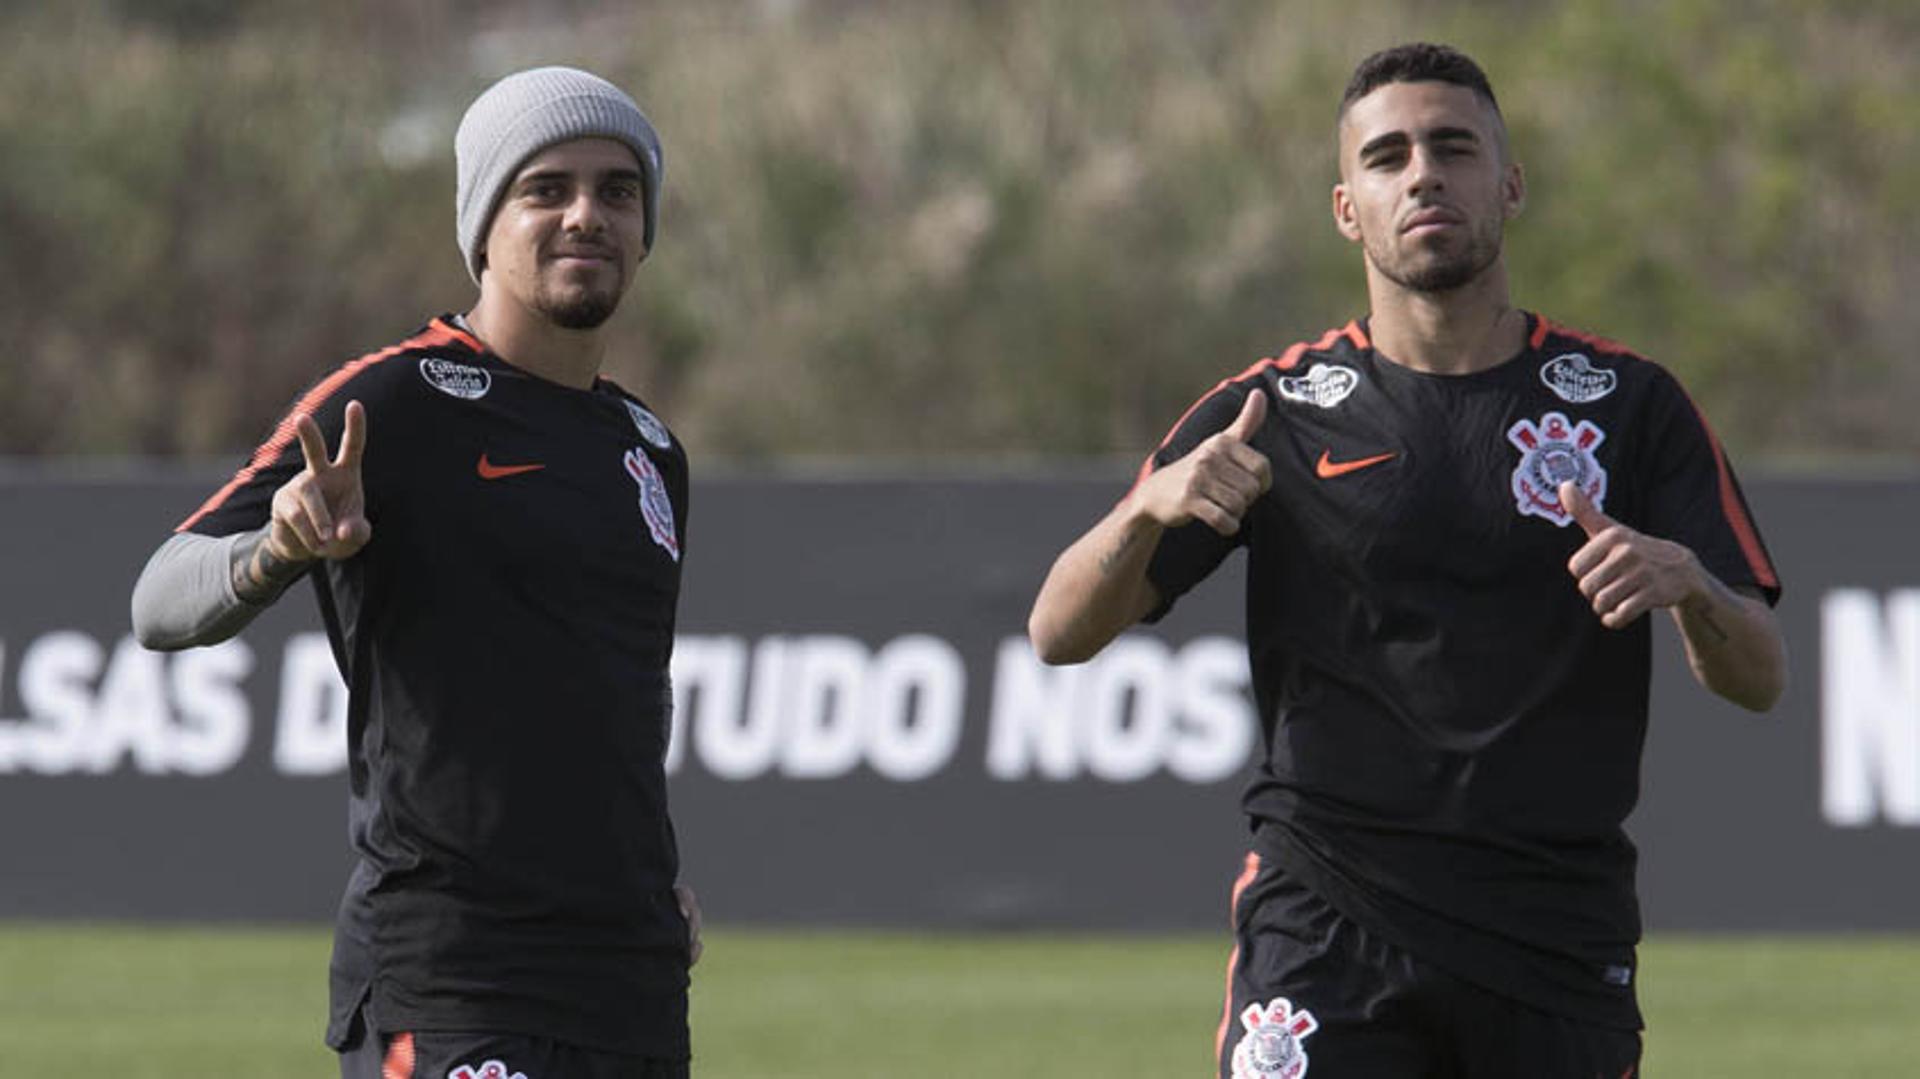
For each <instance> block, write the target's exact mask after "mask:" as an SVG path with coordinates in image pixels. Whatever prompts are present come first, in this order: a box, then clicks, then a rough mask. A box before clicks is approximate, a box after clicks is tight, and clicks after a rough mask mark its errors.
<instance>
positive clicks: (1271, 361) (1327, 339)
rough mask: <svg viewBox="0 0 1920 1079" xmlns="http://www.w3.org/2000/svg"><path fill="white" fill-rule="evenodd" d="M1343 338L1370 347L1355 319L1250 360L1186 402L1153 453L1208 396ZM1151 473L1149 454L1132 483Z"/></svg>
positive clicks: (1296, 363) (1287, 366) (1282, 367)
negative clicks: (1275, 353)
mask: <svg viewBox="0 0 1920 1079" xmlns="http://www.w3.org/2000/svg"><path fill="white" fill-rule="evenodd" d="M1342 337H1345V338H1347V339H1348V340H1350V341H1352V342H1353V343H1354V344H1355V345H1357V346H1358V347H1360V348H1368V347H1371V346H1369V345H1368V343H1367V335H1366V334H1364V333H1362V332H1361V330H1360V323H1359V322H1358V321H1354V322H1349V323H1347V324H1346V325H1345V326H1343V327H1341V328H1340V329H1337V330H1328V331H1327V332H1326V333H1324V334H1321V335H1320V339H1319V340H1318V341H1315V342H1313V343H1312V344H1308V343H1306V342H1304V341H1302V342H1300V343H1298V344H1295V345H1292V346H1291V347H1289V348H1288V349H1287V350H1286V351H1285V352H1283V353H1281V354H1280V355H1279V356H1278V357H1277V358H1276V357H1273V356H1267V357H1265V358H1263V359H1260V360H1258V361H1256V362H1255V363H1253V364H1252V365H1251V366H1249V367H1248V368H1247V369H1246V370H1244V371H1242V372H1240V373H1239V374H1237V375H1234V376H1233V377H1232V378H1223V379H1221V380H1220V381H1219V382H1216V383H1214V386H1213V388H1212V389H1210V390H1208V391H1207V392H1206V393H1203V394H1201V395H1200V397H1199V398H1198V399H1197V400H1195V401H1194V402H1193V404H1190V405H1188V406H1187V410H1186V411H1185V412H1182V413H1181V414H1180V418H1179V419H1177V420H1175V421H1173V426H1172V427H1170V428H1168V429H1167V433H1166V437H1164V438H1162V439H1161V440H1160V444H1159V445H1157V446H1155V447H1154V448H1153V451H1154V453H1158V452H1160V451H1161V450H1162V449H1165V448H1166V445H1167V443H1169V442H1171V441H1173V436H1174V433H1175V432H1177V431H1179V430H1180V425H1181V424H1183V423H1186V422H1187V417H1189V416H1191V415H1193V413H1194V410H1195V409H1198V408H1199V407H1200V406H1201V405H1202V404H1203V403H1205V401H1206V399H1207V398H1209V397H1212V396H1213V395H1214V394H1216V393H1219V392H1220V391H1221V390H1223V389H1225V388H1226V387H1227V386H1229V385H1231V384H1232V383H1235V382H1245V381H1246V380H1247V379H1250V378H1252V377H1254V376H1255V375H1258V374H1259V373H1260V372H1261V371H1263V370H1265V369H1267V368H1269V367H1271V368H1273V369H1274V370H1276V371H1291V370H1293V369H1294V368H1295V367H1298V366H1300V357H1302V356H1304V355H1306V354H1307V353H1308V352H1309V351H1313V352H1318V351H1320V350H1322V349H1328V348H1332V347H1333V343H1334V342H1335V341H1338V340H1339V339H1340V338H1342ZM1152 474H1153V454H1152V453H1150V454H1148V455H1147V459H1146V460H1145V461H1144V462H1142V463H1141V465H1140V471H1139V473H1138V474H1137V475H1135V476H1134V478H1133V484H1134V486H1135V487H1138V486H1139V485H1140V481H1141V480H1144V479H1146V478H1147V477H1148V476H1150V475H1152Z"/></svg>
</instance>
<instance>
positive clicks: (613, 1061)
mask: <svg viewBox="0 0 1920 1079" xmlns="http://www.w3.org/2000/svg"><path fill="white" fill-rule="evenodd" d="M688 1066H689V1065H688V1062H687V1061H685V1060H655V1059H650V1058H647V1057H635V1056H628V1055H626V1054H625V1053H607V1052H601V1051H599V1050H594V1049H584V1048H581V1047H580V1046H577V1045H569V1044H567V1043H565V1042H557V1041H554V1040H553V1039H552V1038H532V1037H527V1036H525V1035H522V1034H480V1033H465V1032H455V1031H440V1030H429V1031H418V1032H413V1033H409V1032H405V1031H398V1032H395V1031H380V1030H373V1029H371V1028H370V1027H369V1026H368V1025H367V1022H366V1012H365V1009H362V1010H361V1012H360V1014H358V1015H356V1016H354V1018H353V1026H352V1028H351V1029H350V1030H349V1031H348V1033H347V1044H346V1045H345V1047H343V1048H342V1049H341V1050H340V1079H687V1076H688Z"/></svg>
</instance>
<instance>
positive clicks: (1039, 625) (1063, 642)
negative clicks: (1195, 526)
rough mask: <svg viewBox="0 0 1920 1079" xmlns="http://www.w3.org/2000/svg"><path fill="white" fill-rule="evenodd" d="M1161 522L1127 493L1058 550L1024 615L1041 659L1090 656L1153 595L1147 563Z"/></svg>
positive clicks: (1151, 602)
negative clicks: (1089, 526) (1117, 503)
mask: <svg viewBox="0 0 1920 1079" xmlns="http://www.w3.org/2000/svg"><path fill="white" fill-rule="evenodd" d="M1162 531H1163V529H1162V527H1161V525H1160V524H1159V523H1158V522H1156V521H1155V520H1154V519H1153V518H1152V517H1150V516H1148V515H1147V514H1145V513H1143V512H1141V511H1139V509H1138V508H1137V507H1135V506H1134V505H1133V500H1132V499H1131V498H1129V499H1126V500H1123V501H1122V502H1121V503H1120V505H1118V506H1116V507H1114V509H1113V511H1112V512H1111V513H1109V514H1107V516H1106V517H1105V518H1103V519H1102V520H1101V521H1100V523H1098V524H1096V525H1094V526H1093V528H1092V529H1091V530H1089V531H1088V532H1087V534H1086V535H1084V536H1081V537H1080V538H1079V539H1078V540H1076V541H1074V543H1073V545H1072V546H1070V547H1068V548H1067V549H1066V550H1065V551H1063V552H1061V554H1060V557H1059V558H1058V559H1056V560H1055V561H1054V563H1053V568H1052V569H1051V570H1049V571H1048V573H1047V579H1046V582H1045V583H1044V584H1042V585H1041V586H1040V594H1039V596H1038V597H1037V598H1036V599H1035V600H1034V604H1033V613H1032V614H1031V615H1030V616H1029V617H1028V619H1027V634H1028V636H1029V637H1030V638H1032V640H1033V646H1034V649H1035V651H1037V652H1038V653H1039V654H1040V658H1041V659H1042V660H1044V661H1045V662H1047V663H1080V662H1083V661H1085V660H1088V659H1091V658H1093V656H1094V655H1095V654H1097V653H1098V652H1099V651H1100V650H1101V649H1102V648H1105V647H1106V646H1107V643H1108V642H1109V641H1112V640H1113V639H1114V638H1115V637H1117V636H1119V635H1120V633H1121V631H1123V630H1125V629H1126V628H1127V627H1128V626H1131V625H1133V624H1134V623H1136V622H1138V621H1140V619H1141V618H1142V617H1144V616H1145V615H1146V614H1147V613H1148V612H1150V611H1152V610H1153V608H1154V606H1155V604H1157V603H1158V602H1159V595H1158V593H1157V592H1156V591H1155V589H1154V587H1153V584H1152V582H1150V581H1149V580H1148V579H1147V563H1148V562H1149V561H1150V560H1151V559H1152V557H1153V551H1154V548H1155V547H1157V546H1158V545H1159V542H1160V536H1161V533H1162Z"/></svg>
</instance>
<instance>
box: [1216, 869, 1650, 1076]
mask: <svg viewBox="0 0 1920 1079" xmlns="http://www.w3.org/2000/svg"><path fill="white" fill-rule="evenodd" d="M1232 911H1233V937H1234V950H1233V958H1232V959H1231V960H1229V961H1228V969H1227V1004H1226V1010H1225V1013H1224V1014H1223V1015H1222V1016H1221V1019H1220V1032H1219V1035H1218V1036H1217V1038H1216V1039H1215V1046H1214V1048H1215V1053H1216V1055H1217V1058H1218V1060H1219V1065H1220V1076H1221V1079H1306V1077H1307V1076H1308V1075H1309V1074H1311V1076H1312V1079H1633V1077H1634V1076H1636V1075H1637V1074H1638V1073H1639V1067H1640V1034H1639V1032H1638V1031H1633V1030H1619V1029H1615V1028H1612V1027H1601V1026H1594V1025H1592V1024H1588V1023H1582V1022H1579V1021H1576V1020H1573V1019H1569V1018H1566V1017H1565V1016H1560V1015H1555V1014H1552V1013H1550V1012H1544V1011H1540V1010H1538V1009H1536V1008H1532V1007H1529V1006H1527V1005H1525V1004H1522V1003H1520V1002H1518V1001H1516V1000H1513V999H1510V998H1508V997H1504V996H1501V995H1499V994H1497V993H1494V992H1491V991H1489V990H1487V989H1483V988H1481V987H1479V986H1477V985H1473V984H1470V983H1468V982H1465V981H1462V980H1460V979H1459V978H1456V977H1454V976H1453V975H1451V974H1448V973H1447V972H1446V971H1443V970H1441V969H1439V968H1438V967H1435V966H1433V965H1432V964H1430V963H1424V962H1422V961H1420V960H1419V959H1416V958H1414V957H1413V956H1412V955H1409V954H1408V953H1407V952H1406V951H1404V950H1402V949H1400V948H1398V947H1395V946H1394V945H1392V944H1390V943H1388V942H1387V941H1385V940H1382V939H1381V938H1380V937H1379V935H1378V934H1375V933H1373V932H1370V931H1369V930H1367V929H1365V928H1363V927H1361V926H1360V925H1358V924H1356V923H1355V922H1353V921H1351V920H1349V919H1347V918H1346V917H1344V916H1343V915H1341V914H1340V913H1339V912H1338V911H1336V910H1334V909H1333V908H1332V907H1330V906H1328V905H1327V903H1326V902H1325V901H1324V900H1322V899H1321V898H1320V897H1319V896H1318V895H1316V894H1314V893H1313V892H1311V891H1308V890H1307V889H1306V888H1305V887H1304V886H1302V885H1301V884H1299V883H1298V882H1297V881H1295V880H1293V879H1292V878H1291V877H1290V876H1288V875H1287V874H1286V873H1284V872H1282V871H1281V869H1280V867H1279V866H1278V865H1275V864H1272V863H1270V862H1267V861H1265V860H1263V859H1262V858H1261V856H1260V855H1258V854H1248V855H1247V859H1246V863H1245V868H1244V870H1243V872H1242V873H1241V874H1240V879H1239V880H1238V881H1236V882H1235V884H1234V889H1233V906H1232Z"/></svg>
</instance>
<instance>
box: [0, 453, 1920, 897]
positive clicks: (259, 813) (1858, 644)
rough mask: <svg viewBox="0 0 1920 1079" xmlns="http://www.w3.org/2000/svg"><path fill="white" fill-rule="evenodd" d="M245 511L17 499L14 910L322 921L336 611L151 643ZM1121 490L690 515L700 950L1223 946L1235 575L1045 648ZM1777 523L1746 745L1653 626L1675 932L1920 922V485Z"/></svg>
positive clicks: (1651, 783)
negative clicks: (230, 634)
mask: <svg viewBox="0 0 1920 1079" xmlns="http://www.w3.org/2000/svg"><path fill="white" fill-rule="evenodd" d="M221 478H222V477H220V476H217V475H209V474H198V475H180V474H176V473H168V474H156V475H151V476H115V477H111V478H86V477H75V476H70V475H69V476H59V475H54V474H49V473H39V472H21V471H15V472H11V473H6V474H3V475H0V513H4V520H5V522H6V527H5V528H4V530H0V567H4V568H3V569H0V574H4V575H5V576H4V580H5V588H4V591H0V595H3V596H4V599H5V602H4V607H3V608H0V820H4V822H5V824H4V830H3V831H0V836H4V838H0V864H4V866H5V867H6V868H5V871H4V874H0V916H37V917H48V916H52V917H78V918H117V917H133V918H160V919H195V920H223V919H246V920H324V919H327V918H329V917H331V913H332V908H333V904H334V902H335V900H336V898H337V897H338V895H339V892H340V889H341V887H342V885H343V883H344V881H345V872H346V866H347V855H346V850H345V832H346V825H345V792H344V782H345V781H344V776H343V772H342V769H343V766H344V756H345V753H344V744H343V734H342V732H343V730H344V716H345V712H344V699H343V695H342V691H341V690H340V687H339V682H338V678H337V676H336V675H335V674H334V673H333V670H332V665H331V664H332V661H331V656H330V654H329V652H328V650H327V648H326V644H325V641H324V638H322V637H321V636H319V634H318V623H317V618H316V616H315V615H314V612H313V605H312V601H311V599H310V598H309V596H308V595H307V594H306V593H305V592H304V591H301V592H295V593H293V594H292V595H290V596H289V598H288V600H287V601H285V602H283V603H282V604H280V605H279V606H278V607H277V608H275V609H274V610H272V611H270V612H268V613H267V614H266V615H265V616H263V617H262V618H261V619H260V620H259V621H258V622H257V623H256V624H255V625H254V626H253V627H251V628H250V629H249V630H248V632H247V633H246V634H245V635H243V637H241V638H240V639H239V640H237V641H236V642H234V643H232V644H229V645H227V646H223V647H221V648H217V649H204V650H198V651H193V652H187V653H181V654H177V655H158V654H155V653H150V652H147V651H145V650H143V649H141V648H139V647H138V646H137V645H136V644H134V643H133V642H132V641H131V640H130V639H129V638H128V635H127V634H128V630H127V614H126V611H127V595H128V591H129V589H130V587H131V584H132V581H133V578H134V577H135V575H136V574H137V573H138V570H139V568H140V565H141V564H142V562H143V561H144V559H145V557H146V555H147V553H148V552H149V551H150V550H151V549H152V547H153V546H154V545H155V544H156V543H157V542H158V541H159V540H160V539H161V538H163V537H164V535H165V534H166V531H167V529H168V528H169V527H171V526H172V525H173V524H174V523H175V522H176V521H177V520H178V519H180V518H181V517H183V516H184V515H185V514H186V513H187V512H189V511H190V510H191V509H192V508H193V506H194V505H195V504H197V502H198V500H199V499H200V498H201V497H203V496H204V495H205V493H206V492H208V491H209V490H211V489H212V488H213V487H214V486H215V485H217V483H218V482H219V480H220V479H221ZM1123 485H1124V479H1122V478H1114V477H1104V478H1098V479H1086V478H1077V479H1069V478H1060V477H1053V478H1036V477H1032V476H1024V475H1023V476H1002V475H981V476H970V477H959V478H956V477H953V476H941V477H938V478H931V477H928V478H863V479H858V480H854V479H845V480H833V479H797V478H787V479H780V478H765V477H758V478H749V477H726V478H709V479H707V480H705V481H704V482H701V483H699V484H698V485H697V487H696V490H695V501H694V508H693V515H692V530H691V541H690V544H689V553H688V557H687V563H686V584H685V592H684V598H683V603H682V614H681V634H682V635H681V640H680V642H679V646H678V650H677V654H676V657H675V681H676V687H675V690H676V713H677V714H676V737H675V739H674V746H673V750H672V756H671V758H670V765H671V767H672V769H673V777H674V778H673V799H674V813H675V817H676V819H677V821H678V824H679V830H680V838H681V848H682V853H683V856H684V860H685V867H686V876H687V878H688V879H689V880H690V881H692V882H693V883H695V884H696V886H698V887H699V888H700V890H701V894H702V896H703V900H704V903H705V905H706V906H707V908H708V913H709V917H711V918H712V919H714V920H716V921H725V922H729V923H734V924H739V923H748V922H752V923H766V924H804V925H873V926H1050V927H1066V926H1074V927H1085V928H1102V929H1106V928H1171V927H1211V926H1217V925H1219V924H1221V922H1222V919H1223V918H1224V911H1225V900H1226V890H1227V887H1228V884H1229V882H1230V880H1231V877H1232V874H1233V873H1234V871H1235V869H1236V868H1237V862H1238V859H1239V856H1240V854H1241V852H1242V851H1243V850H1244V849H1245V831H1244V827H1243V826H1242V824H1241V823H1240V819H1239V816H1238V813H1237V811H1236V797H1237V793H1238V789H1239V786H1240V784H1241V782H1242V781H1243V779H1244V777H1245V775H1246V769H1247V762H1248V759H1249V755H1250V753H1251V750H1252V748H1253V746H1254V742H1255V736H1254V733H1253V717H1252V710H1251V707H1250V705H1249V703H1248V700H1247V696H1246V686H1247V675H1246V667H1245V657H1244V653H1243V650H1242V646H1241V644H1240V639H1239V633H1240V628H1241V612H1240V600H1239V591H1238V590H1239V587H1240V569H1239V565H1240V563H1239V560H1237V559H1236V560H1233V561H1231V562H1230V563H1229V564H1228V566H1227V567H1226V568H1225V569H1224V570H1223V571H1222V572H1221V573H1220V574H1219V575H1217V576H1216V578H1215V579H1213V580H1211V581H1209V582H1208V583H1207V584H1205V585H1204V586H1202V588H1201V589H1199V590H1197V591H1196V592H1195V593H1194V594H1192V595H1190V596H1189V597H1188V598H1187V599H1186V600H1185V601H1184V602H1183V603H1182V604H1181V605H1180V607H1179V608H1177V609H1176V611H1175V612H1174V614H1173V616H1172V617H1170V618H1169V619H1168V620H1167V621H1166V622H1165V623H1164V624H1162V625H1161V626H1160V627H1157V628H1156V629H1155V630H1153V631H1152V632H1150V633H1138V634H1133V635H1129V636H1128V637H1126V638H1123V639H1122V641H1121V642H1118V643H1117V644H1116V645H1115V646H1114V647H1112V648H1110V649H1109V650H1108V651H1107V652H1106V653H1103V655H1102V657H1101V658H1100V659H1098V660H1096V661H1095V662H1094V663H1092V664H1088V665H1085V666H1082V667H1079V668H1065V669H1056V668H1047V667H1044V666H1042V665H1040V664H1039V663H1038V662H1037V661H1036V660H1035V659H1034V658H1033V656H1032V654H1031V652H1030V650H1029V649H1028V648H1027V647H1026V645H1025V640H1024V636H1023V622H1024V619H1025V615H1026V610H1027V607H1028V604H1029V603H1030V602H1031V599H1032V596H1033V592H1034V590H1035V588H1036V587H1037V586H1038V584H1039V582H1040V579H1041V577H1042V576H1043V575H1044V573H1045V571H1046V568H1047V566H1048V564H1049V562H1050V561H1051V559H1052V557H1053V555H1054V554H1055V553H1056V552H1057V550H1058V548H1059V547H1060V546H1061V545H1063V544H1064V543H1066V542H1067V541H1068V540H1070V539H1071V538H1072V537H1073V536H1075V535H1077V534H1078V533H1079V532H1080V531H1081V530H1082V529H1084V528H1085V527H1086V526H1087V525H1088V524H1089V523H1090V522H1091V521H1092V520H1094V519H1095V518H1096V517H1097V516H1098V515H1099V514H1100V513H1101V512H1103V511H1104V510H1105V509H1106V507H1107V506H1108V505H1109V504H1110V502H1111V501H1112V500H1113V499H1114V498H1116V497H1117V496H1118V495H1119V494H1120V492H1121V490H1122V487H1123ZM1749 493H1750V495H1751V496H1752V501H1753V503H1754V508H1755V511H1756V514H1757V515H1758V517H1759V519H1760V521H1761V524H1762V527H1763V529H1764V530H1765V532H1766V534H1767V537H1768V540H1769V542H1770V544H1771V545H1772V548H1773V551H1774V554H1775V555H1776V557H1777V560H1778V562H1779V564H1780V566H1781V570H1782V575H1783V577H1784V578H1785V581H1786V585H1787V590H1788V591H1787V598H1786V600H1785V601H1784V602H1783V603H1782V605H1781V608H1780V615H1781V618H1782V620H1783V622H1784V624H1785V626H1786V630H1787V634H1788V640H1789V643H1790V648H1791V650H1792V660H1793V672H1794V673H1793V683H1792V686H1791V688H1790V689H1789V691H1788V695H1787V697H1786V699H1785V700H1784V701H1783V703H1782V704H1781V706H1780V707H1779V708H1778V709H1777V710H1776V711H1775V712H1774V713H1773V714H1771V715H1769V716H1765V717H1753V716H1749V715H1747V714H1746V713H1743V712H1741V711H1740V710H1738V709H1737V708H1734V707H1733V706H1731V705H1727V704H1724V703H1722V702H1719V701H1718V700H1716V699H1714V698H1712V697H1710V696H1709V695H1708V694H1707V693H1706V692H1705V691H1704V690H1701V689H1699V688H1698V687H1696V686H1695V685H1694V684H1693V683H1692V680H1691V678H1690V677H1689V676H1688V675H1687V673H1686V671H1685V667H1684V663H1683V661H1682V660H1681V658H1680V651H1679V647H1678V643H1677V641H1676V640H1675V639H1674V636H1673V634H1672V632H1671V629H1670V627H1666V626H1662V628H1661V629H1660V630H1659V631H1658V633H1657V639H1656V649H1657V654H1658V656H1659V661H1658V663H1657V665H1656V671H1655V686H1654V721H1653V724H1652V733H1651V735H1650V739H1649V745H1648V751H1647V763H1646V770H1645V783H1644V790H1643V797H1642V801H1641V808H1640V811H1639V812H1638V813H1637V814H1636V815H1635V817H1634V820H1633V822H1632V831H1633V833H1634V835H1635V837H1636V839H1637V840H1638V841H1639V843H1640V845H1641V849H1642V863H1641V864H1642V893H1643V895H1644V897H1645V900H1646V912H1647V920H1648V924H1649V925H1650V926H1651V927H1653V928H1657V929H1768V930H1779V929H1894V928H1900V929H1913V928H1920V567H1916V565H1915V560H1914V558H1913V556H1912V553H1911V552H1912V550H1913V548H1912V543H1911V540H1910V539H1909V538H1908V537H1910V536H1911V535H1913V534H1914V531H1915V525H1916V523H1917V522H1916V517H1920V483H1916V482H1905V481H1901V482H1894V481H1888V482H1863V481H1853V482H1835V481H1828V480H1820V481H1815V480H1774V481H1770V482H1754V483H1752V484H1751V487H1750V491H1749Z"/></svg>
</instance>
